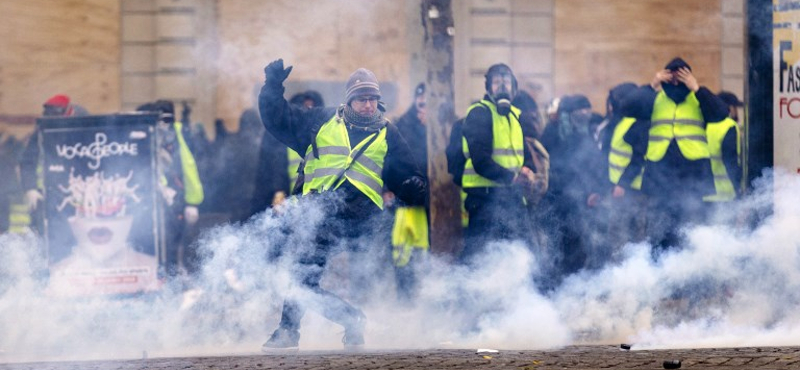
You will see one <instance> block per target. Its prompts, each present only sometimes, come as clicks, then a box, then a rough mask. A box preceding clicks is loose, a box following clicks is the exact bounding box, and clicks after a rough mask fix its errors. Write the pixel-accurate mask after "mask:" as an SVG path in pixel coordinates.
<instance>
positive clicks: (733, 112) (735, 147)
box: [703, 91, 744, 209]
mask: <svg viewBox="0 0 800 370" xmlns="http://www.w3.org/2000/svg"><path fill="white" fill-rule="evenodd" d="M717 96H719V98H720V99H721V100H722V101H723V102H724V103H725V105H726V106H727V107H728V112H729V113H728V118H726V119H724V120H722V121H720V122H710V123H708V124H707V125H706V136H707V138H708V150H709V155H710V156H711V172H712V173H713V174H714V188H715V189H716V194H714V195H711V196H706V197H704V198H703V200H705V201H706V202H710V203H712V204H714V205H712V208H717V209H720V208H722V207H724V204H725V203H727V202H730V201H732V200H734V199H736V198H737V197H738V195H739V194H740V193H741V189H740V188H741V182H742V168H741V165H740V161H741V158H740V154H741V152H742V150H741V132H740V127H739V122H737V120H736V118H738V109H739V107H741V106H743V105H744V104H743V103H742V102H741V101H739V98H737V97H736V95H734V94H733V93H731V92H728V91H721V92H720V93H719V94H717Z"/></svg>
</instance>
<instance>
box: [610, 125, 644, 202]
mask: <svg viewBox="0 0 800 370" xmlns="http://www.w3.org/2000/svg"><path fill="white" fill-rule="evenodd" d="M635 122H636V119H635V118H633V117H625V118H623V119H622V120H620V121H619V123H617V126H616V127H614V134H613V135H612V136H611V148H610V151H609V152H608V179H609V180H611V183H612V184H614V185H619V179H620V178H621V177H622V174H623V173H624V172H625V169H627V168H628V165H629V164H630V163H631V158H632V157H633V147H632V146H631V145H630V144H628V143H627V142H626V141H625V139H624V138H625V134H626V133H627V132H628V130H630V128H631V126H633V124H634V123H635ZM642 172H644V168H642ZM630 188H631V189H635V190H640V189H641V188H642V173H639V175H637V176H636V178H634V179H633V182H631V184H630Z"/></svg>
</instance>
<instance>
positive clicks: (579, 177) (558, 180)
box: [541, 94, 608, 283]
mask: <svg viewBox="0 0 800 370" xmlns="http://www.w3.org/2000/svg"><path fill="white" fill-rule="evenodd" d="M591 117H592V105H591V103H590V102H589V99H588V98H587V97H586V96H584V95H580V94H576V95H567V96H564V97H562V98H561V102H560V104H559V106H558V119H557V121H556V122H555V123H553V124H550V125H548V126H547V127H546V128H545V131H544V134H543V136H542V144H543V145H544V147H545V148H547V151H548V152H549V153H550V187H549V190H548V193H547V194H546V195H545V197H544V199H543V201H542V208H543V209H542V210H541V212H542V214H543V215H544V219H543V220H542V222H543V223H544V225H543V227H544V229H545V230H546V232H548V233H549V234H550V242H551V245H550V246H549V249H550V250H551V252H552V255H553V256H554V257H555V259H556V260H555V261H554V265H555V266H556V268H557V269H558V271H556V272H555V274H553V279H554V281H553V282H551V283H557V282H558V281H559V279H560V278H561V277H563V276H565V275H567V274H570V273H574V272H576V271H578V270H580V269H582V268H584V267H586V262H587V257H588V254H589V253H590V252H591V250H592V248H591V247H592V245H595V244H597V242H596V241H594V240H591V232H590V231H591V230H592V228H591V226H592V225H593V223H592V221H593V218H594V217H593V213H594V211H593V207H594V206H595V205H596V202H597V199H598V197H599V194H601V193H603V190H605V189H606V188H607V187H608V186H607V184H606V182H604V181H603V180H604V177H603V170H604V168H603V163H604V162H603V160H602V157H601V155H600V151H599V149H598V148H597V146H596V145H595V142H594V136H593V133H592V132H591V130H590V120H591Z"/></svg>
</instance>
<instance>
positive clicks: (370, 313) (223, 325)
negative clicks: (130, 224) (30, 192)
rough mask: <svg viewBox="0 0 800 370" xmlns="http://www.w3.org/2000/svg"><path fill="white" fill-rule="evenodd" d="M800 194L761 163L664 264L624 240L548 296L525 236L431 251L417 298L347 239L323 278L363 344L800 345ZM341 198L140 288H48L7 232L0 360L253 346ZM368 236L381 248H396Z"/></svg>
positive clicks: (255, 226) (36, 252) (331, 345)
mask: <svg viewBox="0 0 800 370" xmlns="http://www.w3.org/2000/svg"><path fill="white" fill-rule="evenodd" d="M799 199H800V178H798V177H797V176H793V175H790V174H785V173H776V174H775V175H772V174H766V175H765V176H764V177H763V178H762V179H761V180H760V181H759V182H758V185H757V189H756V191H755V192H754V193H753V194H752V195H751V196H749V197H748V198H746V199H744V200H742V201H741V202H740V203H738V204H737V205H735V206H731V207H726V208H725V211H724V213H719V214H717V215H716V216H717V217H716V218H715V221H716V222H714V223H709V224H708V225H701V226H695V227H692V228H688V229H686V230H685V233H686V236H687V237H686V240H687V243H686V245H685V246H684V247H683V248H681V249H677V250H672V251H669V252H666V253H665V254H663V255H661V257H660V258H659V259H658V260H657V262H654V260H653V258H652V256H651V252H650V247H649V245H647V244H646V243H638V244H629V245H626V246H625V247H624V249H623V253H622V255H623V256H622V258H621V259H619V260H614V261H611V260H609V261H607V263H606V264H605V265H603V266H602V267H600V268H596V269H593V270H583V271H581V272H578V273H576V274H573V275H570V276H568V277H567V278H565V279H564V280H563V282H562V283H561V284H560V285H559V286H557V287H556V288H555V289H553V290H549V291H547V292H541V291H540V290H539V289H537V287H536V285H535V284H533V281H534V280H536V279H537V278H540V277H541V275H542V274H545V273H546V271H548V270H547V266H545V265H546V264H547V263H548V262H547V259H543V258H541V257H540V256H539V254H540V253H539V249H537V248H530V247H529V246H527V245H525V244H523V243H517V242H512V243H509V242H495V243H492V244H490V246H489V247H488V249H487V253H486V254H485V255H484V256H483V257H482V258H481V259H480V261H479V262H480V263H478V264H476V265H475V266H473V267H472V268H468V267H464V266H458V265H452V264H448V263H445V262H442V261H439V260H438V259H436V258H432V259H431V260H430V261H428V262H427V263H426V264H425V265H423V266H422V267H421V285H420V289H419V292H418V297H417V300H416V304H415V305H408V304H402V303H400V302H398V301H397V300H396V298H395V293H394V281H393V275H392V271H391V265H390V261H387V260H386V259H385V258H383V257H376V258H374V259H373V260H372V261H371V262H369V264H365V265H357V266H354V265H352V262H353V261H352V260H351V259H350V258H349V256H348V252H347V251H346V249H345V248H343V247H342V248H336V249H334V252H333V254H332V255H331V258H330V259H329V265H328V269H327V270H326V272H325V275H324V277H323V281H322V285H323V287H324V288H325V289H328V290H331V291H333V292H334V293H336V294H340V295H342V296H343V297H345V298H346V299H348V300H350V301H356V302H358V304H357V305H358V306H359V307H360V308H361V309H362V310H363V311H364V312H365V314H366V315H367V318H368V322H367V327H366V335H365V336H366V341H367V344H366V347H367V348H368V349H414V348H497V349H545V348H557V347H562V346H565V345H569V344H600V343H606V344H607V343H622V342H626V343H633V344H634V347H633V348H634V349H645V348H677V347H683V348H685V347H720V346H756V345H758V346H779V345H789V344H794V342H795V341H796V338H797V336H798V334H800V313H798V312H797V310H796V309H795V307H797V304H798V301H800V269H799V268H798V266H800V243H798V241H797V240H798V238H797V235H796V230H797V225H798V224H800V202H798V201H797V200H799ZM773 200H774V207H773V206H772V203H773ZM331 201H333V202H335V201H337V200H335V199H334V200H331V199H327V198H324V197H319V198H317V199H299V200H297V201H294V202H289V203H288V204H286V205H285V207H283V208H282V209H280V210H278V211H273V210H269V211H266V212H264V213H261V214H259V215H257V216H255V217H254V218H252V219H250V220H249V221H248V222H246V223H242V224H229V225H223V226H218V227H215V228H213V229H210V230H208V231H207V232H206V233H205V234H203V236H202V237H201V239H200V241H199V248H200V251H201V252H200V254H201V256H202V264H201V267H200V269H199V272H198V273H197V274H196V275H195V276H192V277H191V278H188V279H180V280H176V281H172V282H169V283H168V284H166V285H165V286H164V287H163V289H162V290H161V291H160V292H158V293H157V294H152V295H144V296H141V297H138V298H124V299H106V298H102V297H95V298H83V299H66V298H53V297H49V296H47V295H46V294H45V287H46V274H43V273H42V271H45V267H46V262H45V261H46V260H45V258H44V257H43V254H42V253H41V247H40V246H41V245H42V241H41V240H38V239H36V238H35V237H32V236H19V235H3V236H0V254H1V255H2V256H3V261H4V263H3V264H0V277H1V279H0V333H1V334H0V351H1V352H0V361H2V362H11V361H32V360H44V359H49V360H60V359H82V360H85V359H99V358H141V356H142V355H143V351H146V352H147V354H148V355H149V356H150V357H156V356H178V355H200V354H202V355H215V354H251V353H255V352H257V351H258V350H259V348H260V346H261V344H262V343H263V342H264V341H265V340H266V339H267V338H268V337H269V334H270V333H271V331H272V330H274V329H275V327H276V326H277V322H278V320H279V315H280V309H281V304H282V299H283V297H285V296H286V295H287V294H293V295H294V296H297V297H301V300H302V299H304V297H305V298H307V297H310V295H309V294H308V292H303V289H302V288H301V287H300V285H299V284H297V283H296V282H293V281H292V280H293V279H292V278H293V276H294V272H293V271H292V269H293V268H294V266H296V265H295V264H294V263H293V259H294V257H295V256H296V253H295V251H299V250H302V249H303V248H313V245H314V244H313V241H314V236H315V234H316V232H317V231H318V226H319V225H320V223H321V221H322V220H323V219H324V218H325V217H326V210H327V209H330V207H329V205H328V204H327V203H326V202H331ZM770 208H771V209H772V211H771V212H769V211H768V210H769V209H770ZM745 215H747V216H748V217H744V216H745ZM373 239H374V240H372V248H376V249H375V250H379V249H380V250H382V252H381V253H376V255H378V256H383V255H385V253H384V252H385V251H387V250H388V248H390V247H389V245H382V244H383V243H384V242H383V241H382V240H383V239H381V238H373ZM364 242H369V241H364ZM372 264H374V265H372ZM354 267H358V268H360V269H365V270H366V271H376V273H374V274H373V275H371V276H373V277H374V280H373V281H372V290H370V291H369V294H368V295H366V296H365V297H364V296H359V295H358V294H354V293H358V292H353V290H352V289H351V286H350V285H349V284H348V277H349V276H350V275H349V274H350V273H349V271H350V269H352V268H354ZM381 271H382V272H381ZM300 331H301V335H302V336H301V341H300V346H301V349H304V350H312V349H341V335H342V333H343V328H341V327H340V326H339V325H336V324H334V323H331V322H330V321H327V320H325V319H324V318H322V317H321V316H319V314H317V313H315V312H314V311H312V310H309V311H308V312H307V314H306V316H305V317H304V319H303V322H302V327H301V329H300Z"/></svg>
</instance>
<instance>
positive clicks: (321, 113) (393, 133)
mask: <svg viewBox="0 0 800 370" xmlns="http://www.w3.org/2000/svg"><path fill="white" fill-rule="evenodd" d="M283 93H284V87H283V86H282V85H275V84H273V83H270V82H267V83H266V84H265V85H264V87H263V88H262V89H261V93H260V94H259V97H258V100H259V109H260V112H261V120H262V122H263V123H264V127H266V129H267V131H269V132H270V133H271V134H272V135H273V136H274V137H275V138H276V139H277V140H279V141H280V142H282V143H284V144H285V145H287V146H288V147H289V148H291V149H293V150H295V151H297V152H298V153H305V152H306V149H307V148H308V147H309V145H311V142H312V140H315V139H316V137H315V136H316V133H317V132H318V130H319V128H320V127H321V126H322V125H323V124H324V123H325V122H327V121H329V120H330V119H331V118H332V117H333V116H334V115H335V114H336V109H335V108H311V109H304V108H301V107H299V106H292V105H290V104H289V103H288V102H287V101H286V99H284V97H283ZM347 132H348V135H349V136H350V143H351V145H353V146H355V145H358V143H359V142H361V141H362V140H364V139H365V138H366V137H368V136H369V135H370V132H366V131H361V130H351V129H349V128H348V130H347ZM386 141H387V145H388V150H387V153H386V158H385V161H384V166H383V173H382V178H383V182H384V186H385V187H386V188H387V189H389V190H390V191H392V192H394V193H395V194H396V195H397V196H398V197H399V198H400V199H401V200H402V201H403V202H405V203H406V204H410V205H424V204H425V201H426V199H425V198H426V196H425V194H426V190H427V189H425V188H424V184H425V181H424V176H423V175H422V173H421V172H420V171H419V169H417V166H416V165H415V164H414V157H413V156H412V154H411V150H410V149H409V147H408V143H406V141H405V139H403V137H402V135H401V134H400V132H399V131H398V130H397V127H395V126H394V125H393V124H388V125H387V132H386ZM412 177H417V178H419V179H420V180H422V182H421V183H422V184H423V188H422V189H420V188H419V186H418V185H415V184H414V182H408V181H406V180H409V179H411V178H412ZM339 190H340V191H343V192H344V198H345V202H346V204H347V207H346V208H347V209H346V210H344V213H345V217H348V216H352V217H355V218H359V217H361V216H364V215H366V214H369V213H371V212H374V211H377V210H378V208H377V207H376V206H375V204H374V203H373V202H372V201H371V200H370V199H369V198H368V197H367V196H366V195H365V194H363V193H362V192H361V191H360V190H358V189H356V188H355V187H354V186H352V185H351V184H350V183H349V182H345V184H344V185H342V186H341V187H340V189H339Z"/></svg>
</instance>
